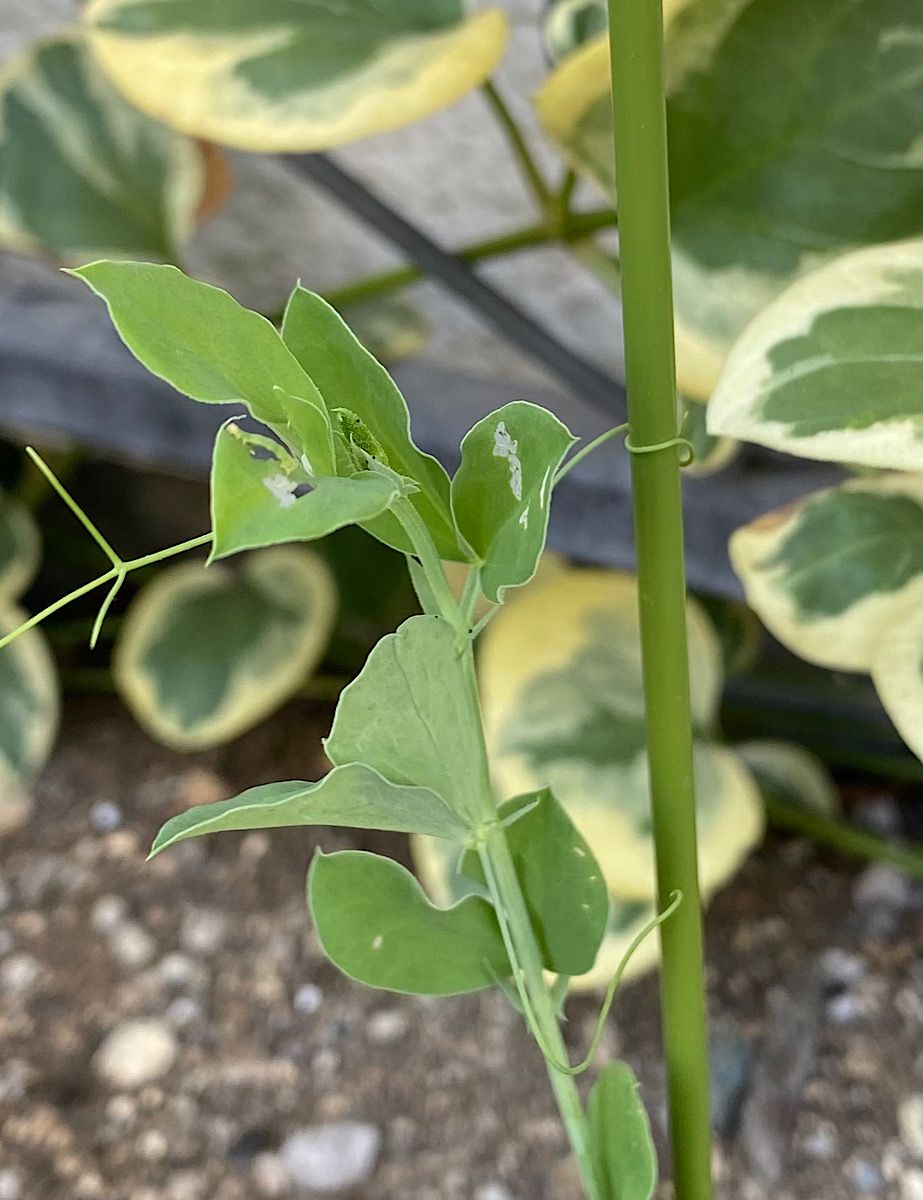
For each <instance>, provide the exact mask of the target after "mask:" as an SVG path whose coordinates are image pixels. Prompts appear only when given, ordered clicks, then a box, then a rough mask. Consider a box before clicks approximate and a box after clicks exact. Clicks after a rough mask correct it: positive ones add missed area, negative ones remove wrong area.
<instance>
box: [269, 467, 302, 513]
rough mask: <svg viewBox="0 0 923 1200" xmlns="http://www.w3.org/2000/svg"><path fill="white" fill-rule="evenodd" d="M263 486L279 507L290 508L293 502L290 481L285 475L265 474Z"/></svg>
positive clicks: (293, 497) (292, 490) (293, 495)
mask: <svg viewBox="0 0 923 1200" xmlns="http://www.w3.org/2000/svg"><path fill="white" fill-rule="evenodd" d="M263 487H264V488H265V489H266V490H267V491H268V492H269V493H270V495H272V496H274V497H275V500H276V502H277V503H278V505H279V507H280V508H291V507H292V505H293V504H294V503H295V493H294V489H293V487H292V482H291V480H290V479H287V478H286V476H285V475H267V476H266V478H265V479H264V480H263Z"/></svg>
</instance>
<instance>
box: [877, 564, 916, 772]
mask: <svg viewBox="0 0 923 1200" xmlns="http://www.w3.org/2000/svg"><path fill="white" fill-rule="evenodd" d="M871 672H872V680H873V682H874V684H875V687H876V689H877V691H878V695H879V697H880V698H881V702H882V704H883V705H884V706H885V709H886V711H887V713H888V715H889V716H890V718H891V720H892V721H893V722H894V725H895V727H896V729H897V731H898V733H900V735H901V737H903V739H904V741H905V742H906V743H907V745H908V746H909V747H910V749H911V750H912V751H913V752H914V754H916V755H917V757H918V758H923V582H920V584H919V586H918V587H917V588H916V592H915V594H914V593H911V594H910V595H909V596H908V597H907V601H906V603H905V605H904V606H903V608H902V610H901V611H900V612H897V611H896V610H895V612H894V614H893V616H892V618H891V619H890V620H889V622H888V624H887V626H886V627H885V628H884V629H883V630H882V636H881V641H880V642H879V644H878V646H877V647H876V648H875V650H874V652H873V654H872V662H871Z"/></svg>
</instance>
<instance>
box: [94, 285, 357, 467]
mask: <svg viewBox="0 0 923 1200" xmlns="http://www.w3.org/2000/svg"><path fill="white" fill-rule="evenodd" d="M73 274H74V275H78V276H79V277H80V278H81V279H83V280H85V282H86V283H87V284H89V286H90V288H91V289H92V290H93V291H94V292H95V293H96V295H97V296H99V297H101V298H102V299H103V300H104V301H105V303H106V306H107V308H108V309H109V315H110V316H111V317H112V323H113V324H114V325H115V328H116V330H117V331H118V334H119V336H120V337H121V339H122V341H123V342H124V343H125V345H126V346H127V347H128V349H129V350H130V351H131V352H132V354H134V356H135V357H136V358H137V359H139V360H140V361H141V362H142V363H143V364H144V366H146V367H147V369H148V370H149V371H150V372H151V373H152V374H154V375H157V376H158V377H159V378H160V379H164V380H166V382H167V383H169V384H172V385H173V387H175V388H176V390H177V391H178V392H182V393H183V395H185V396H191V397H192V399H193V400H201V401H202V402H203V403H205V404H228V403H234V402H236V401H242V402H243V403H244V404H246V405H247V407H248V408H249V410H250V412H251V413H252V414H253V416H254V417H255V418H256V419H257V420H258V421H264V422H265V423H266V424H267V425H270V426H272V428H274V429H275V430H276V431H277V432H278V433H280V434H282V435H283V436H284V435H285V434H286V433H288V432H289V418H288V397H298V398H299V399H300V400H302V401H303V402H304V403H306V404H308V405H310V406H312V407H313V408H315V409H319V410H320V412H321V413H325V411H326V410H325V407H324V402H323V400H322V398H321V396H320V394H319V393H318V391H317V388H316V387H315V386H314V383H313V381H312V380H311V379H310V378H309V377H308V376H307V375H306V374H305V372H304V371H303V370H302V369H301V367H300V366H299V365H298V363H297V361H296V360H295V358H294V356H293V355H292V354H291V353H290V352H289V350H287V349H286V347H285V345H284V343H283V341H282V339H281V338H280V336H279V334H278V333H277V332H276V330H275V329H274V328H273V326H272V325H271V324H270V323H269V321H267V320H266V318H265V317H261V316H260V315H259V314H258V313H255V312H251V311H250V310H249V309H247V308H242V307H241V305H239V304H238V303H237V301H236V300H235V299H233V297H231V296H229V295H228V293H227V292H223V291H222V290H221V289H220V288H216V287H212V286H211V285H210V284H207V283H201V282H200V281H199V280H197V279H190V278H189V276H188V275H184V274H183V272H182V271H180V270H178V269H177V268H176V267H172V266H162V265H157V264H153V263H116V262H97V263H91V264H90V265H89V266H86V267H80V268H78V269H77V270H75V271H74V272H73ZM292 421H293V424H294V425H295V426H296V427H297V428H299V429H301V428H303V426H302V424H301V419H300V417H299V416H298V415H297V414H296V415H294V416H293V418H292ZM311 428H312V429H315V428H316V426H315V425H314V424H313V423H312V426H311ZM323 428H328V427H327V426H326V425H324V426H323ZM292 441H293V443H294V444H293V446H292V448H293V449H298V451H299V452H304V453H307V455H308V457H309V459H310V461H311V465H312V467H313V469H314V473H315V474H317V475H334V474H336V470H335V467H334V462H333V442H332V434H330V432H329V428H328V432H327V434H326V443H325V444H314V445H310V446H308V445H301V439H300V438H297V437H292Z"/></svg>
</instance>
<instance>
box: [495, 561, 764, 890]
mask: <svg viewBox="0 0 923 1200" xmlns="http://www.w3.org/2000/svg"><path fill="white" fill-rule="evenodd" d="M688 630H689V640H690V655H689V659H690V670H691V682H692V698H693V714H694V720H695V725H696V729H697V746H696V777H697V784H698V788H697V791H698V797H699V829H700V839H701V841H700V850H701V871H702V880H703V890H704V891H705V893H706V894H708V893H709V892H711V891H713V890H714V889H715V888H716V887H717V886H719V885H720V884H721V883H722V882H723V881H724V880H725V879H727V878H728V876H729V875H730V874H731V873H733V871H734V870H735V869H736V868H737V866H738V865H739V864H740V862H741V860H742V858H743V857H744V856H745V855H746V854H747V853H748V852H749V850H750V849H751V848H752V846H753V845H754V844H755V842H756V841H758V839H759V837H760V836H761V833H762V828H763V816H762V807H761V804H760V800H759V794H758V791H757V789H756V786H755V784H754V782H753V779H752V777H751V776H750V774H749V772H748V771H747V769H746V768H745V766H744V765H743V763H742V762H741V761H740V760H739V759H738V758H737V757H736V755H734V754H733V753H732V752H731V751H729V750H728V749H727V748H725V747H723V746H721V745H720V744H718V743H717V742H716V741H715V736H714V721H715V714H716V709H717V704H718V699H719V694H720V689H721V683H722V666H721V650H720V647H719V644H718V641H717V638H716V636H715V634H714V631H713V630H712V629H711V626H710V625H709V623H708V621H707V619H706V618H705V616H704V614H703V613H702V611H701V610H700V609H699V608H698V606H697V605H695V604H694V603H692V602H690V605H689V610H688ZM638 633H639V631H638V614H637V588H636V584H635V581H634V579H633V578H632V577H630V576H628V575H623V574H618V573H615V572H606V571H583V570H575V569H572V570H567V571H564V572H561V573H560V574H557V575H554V576H552V577H551V578H550V579H549V580H548V581H547V582H546V583H544V584H541V585H533V586H532V587H530V588H529V589H528V590H527V591H525V592H524V593H523V594H522V595H517V596H514V597H512V598H511V599H510V600H509V601H508V602H507V604H506V605H505V606H504V608H503V609H502V610H501V611H500V612H499V613H498V614H497V616H496V617H495V618H494V620H493V622H492V623H491V624H490V626H488V628H487V630H486V632H485V634H484V644H483V647H482V655H481V660H480V679H481V691H482V699H483V705H484V716H485V722H486V730H487V738H488V746H489V749H490V752H491V761H492V765H493V770H494V775H495V778H496V781H497V783H498V784H499V785H500V788H501V790H502V791H503V792H504V793H507V794H515V793H519V792H525V791H530V790H535V789H536V788H539V787H544V786H547V787H551V788H552V790H553V791H554V793H555V795H556V796H558V797H559V799H560V800H561V803H562V804H563V805H564V806H565V808H566V809H567V811H568V812H569V814H570V816H571V818H572V820H573V821H574V823H575V825H576V826H577V828H578V829H579V830H580V832H581V833H582V834H583V836H584V837H585V838H586V840H587V842H588V843H589V845H590V847H591V848H592V850H593V852H594V854H596V856H597V858H598V859H599V862H600V865H601V866H602V869H603V874H604V875H605V877H606V880H607V882H608V884H609V888H610V891H611V892H612V893H613V895H615V896H616V897H617V898H623V899H631V900H639V901H649V900H651V899H652V898H653V896H654V895H655V885H654V868H653V846H652V839H651V824H650V809H649V798H648V780H647V755H646V750H645V730H644V696H643V688H642V678H641V663H640V649H639V636H638Z"/></svg>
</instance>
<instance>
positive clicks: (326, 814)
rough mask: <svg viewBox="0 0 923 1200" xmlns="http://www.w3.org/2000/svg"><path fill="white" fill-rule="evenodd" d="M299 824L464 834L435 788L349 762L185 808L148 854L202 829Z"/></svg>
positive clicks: (452, 835) (199, 833) (434, 834)
mask: <svg viewBox="0 0 923 1200" xmlns="http://www.w3.org/2000/svg"><path fill="white" fill-rule="evenodd" d="M304 825H342V826H345V827H346V828H348V829H384V830H390V831H392V832H395V833H425V834H428V835H429V836H431V837H440V838H452V839H455V840H456V841H461V840H464V838H465V836H466V834H467V830H466V829H465V827H464V825H462V824H461V823H460V822H459V821H458V819H457V818H456V817H455V816H454V815H453V814H452V813H451V812H450V811H449V809H448V808H447V807H446V806H445V804H444V803H443V802H442V800H440V799H439V797H438V796H437V795H435V793H433V792H431V791H428V790H427V789H426V788H418V787H399V786H397V785H396V784H393V783H388V781H387V780H386V779H382V777H381V776H380V775H379V774H378V773H377V772H376V771H373V770H372V769H371V768H370V767H365V766H363V765H362V764H361V763H353V764H351V765H349V766H346V767H335V768H334V769H333V770H332V771H331V772H330V774H329V775H326V776H324V778H323V779H321V780H320V782H318V783H304V782H301V781H300V780H294V781H292V782H288V783H265V784H262V785H260V786H258V787H252V788H249V789H248V790H247V791H245V792H241V794H240V795H239V796H235V797H234V798H233V799H232V800H219V801H217V802H216V803H214V804H200V805H199V806H198V807H196V808H191V809H188V810H187V811H186V812H183V813H180V814H179V815H178V816H176V817H173V818H172V820H170V821H168V822H167V823H166V825H164V827H163V828H162V829H161V831H160V832H159V833H158V835H157V837H156V839H155V840H154V845H153V847H152V849H151V854H152V855H154V854H159V853H160V852H161V851H162V850H166V849H167V848H168V847H169V846H174V845H176V843H177V842H182V841H185V840H186V839H187V838H191V837H201V836H202V835H204V834H206V833H220V832H223V831H225V830H232V829H237V830H241V829H282V828H286V827H290V826H304Z"/></svg>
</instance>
